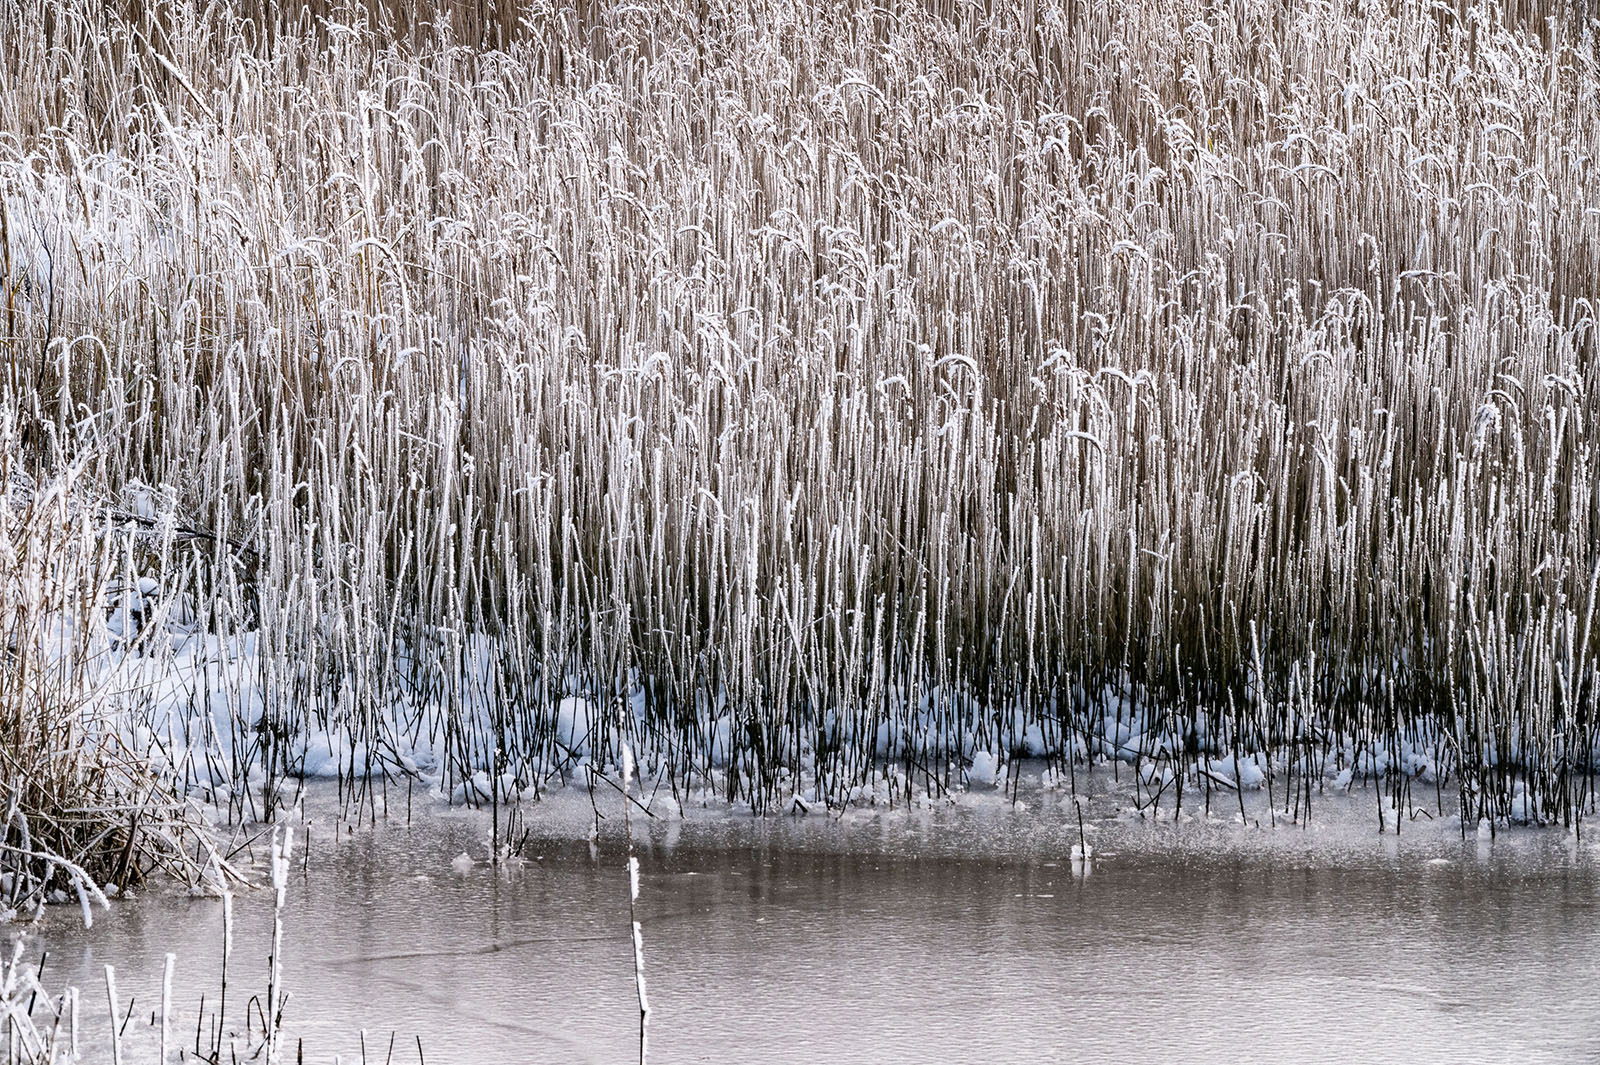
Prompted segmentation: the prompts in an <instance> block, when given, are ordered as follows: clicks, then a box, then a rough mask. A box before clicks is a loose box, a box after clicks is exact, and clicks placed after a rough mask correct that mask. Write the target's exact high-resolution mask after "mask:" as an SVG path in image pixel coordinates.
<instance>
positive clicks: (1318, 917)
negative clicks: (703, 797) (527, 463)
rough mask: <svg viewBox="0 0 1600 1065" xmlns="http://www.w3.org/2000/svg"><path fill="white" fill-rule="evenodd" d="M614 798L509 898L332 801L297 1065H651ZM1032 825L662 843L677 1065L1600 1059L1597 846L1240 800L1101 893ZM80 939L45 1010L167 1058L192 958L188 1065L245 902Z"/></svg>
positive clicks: (1099, 859)
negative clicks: (160, 1033)
mask: <svg viewBox="0 0 1600 1065" xmlns="http://www.w3.org/2000/svg"><path fill="white" fill-rule="evenodd" d="M608 794H609V800H607V799H606V798H605V797H603V796H599V794H598V793H597V797H599V798H600V799H601V810H602V812H603V813H604V814H605V815H606V816H607V820H606V821H605V822H604V823H603V824H602V825H601V829H600V834H599V841H598V843H597V844H595V845H591V844H590V842H589V841H588V839H587V837H588V834H589V832H590V829H591V827H592V826H593V823H594V817H593V813H592V810H591V807H590V801H589V798H588V796H587V794H586V793H584V792H579V791H571V792H567V793H563V794H560V795H557V796H555V797H554V798H553V799H551V800H549V801H546V802H544V803H541V804H538V805H534V806H529V807H527V808H526V809H525V817H526V820H527V828H528V829H529V831H530V835H529V837H528V840H527V845H526V848H525V850H524V853H525V855H526V857H527V861H526V862H525V863H522V864H520V865H518V864H513V865H511V866H509V867H502V868H499V869H496V868H495V867H493V866H491V865H489V864H488V863H487V862H486V861H484V859H485V858H486V857H487V854H488V850H489V841H488V825H489V820H488V815H487V813H479V812H471V811H464V810H460V809H456V810H445V809H443V808H442V807H440V806H437V805H434V804H431V803H429V804H424V803H422V802H421V800H420V799H419V800H418V801H417V802H416V804H415V805H414V815H413V819H412V823H411V825H410V827H409V828H408V827H406V826H405V823H404V822H405V814H404V809H403V804H395V805H396V806H398V807H400V809H399V812H398V814H396V813H395V812H394V808H393V807H392V808H391V815H390V820H389V822H388V823H387V824H385V823H384V822H383V821H382V819H381V818H380V820H379V824H378V826H377V827H376V828H375V829H374V828H371V827H364V828H362V829H360V830H357V831H355V832H353V833H352V832H351V831H350V830H349V828H348V824H345V825H344V826H343V827H336V821H337V819H336V817H335V813H334V811H335V810H336V807H333V806H332V805H331V803H330V802H329V799H330V796H328V795H326V794H318V795H314V796H313V797H312V801H311V802H310V803H309V804H308V808H309V809H310V810H312V811H313V812H312V815H311V816H310V818H309V821H310V846H309V849H308V851H305V852H302V853H303V854H307V855H308V860H306V861H304V862H303V863H302V862H301V859H300V858H299V857H297V858H296V877H295V881H294V883H293V884H292V885H291V889H290V905H289V911H288V931H287V938H286V946H285V958H284V963H285V967H286V977H285V979H286V985H287V987H288V989H289V991H290V992H291V994H292V997H291V999H290V1001H289V1003H288V1006H287V1008H286V1010H285V1015H284V1016H285V1027H286V1029H287V1032H288V1038H289V1043H288V1046H289V1048H290V1049H289V1052H288V1054H286V1060H293V1054H294V1053H295V1052H296V1050H297V1049H301V1048H303V1052H304V1056H305V1059H306V1060H308V1061H332V1060H333V1059H334V1056H335V1055H339V1056H340V1057H341V1058H342V1060H343V1061H345V1062H351V1061H360V1060H362V1058H361V1054H362V1050H361V1042H360V1039H361V1034H360V1033H361V1030H362V1029H365V1032H366V1060H367V1061H369V1062H380V1061H386V1060H392V1061H393V1062H396V1063H409V1062H415V1061H417V1058H418V1052H417V1044H416V1037H417V1036H419V1035H420V1037H421V1040H422V1051H423V1054H424V1056H425V1058H426V1061H427V1062H429V1063H430V1065H439V1063H444V1062H481V1063H496V1062H504V1063H518V1065H522V1063H528V1062H563V1063H567V1062H586V1061H593V1062H617V1061H625V1060H630V1059H634V1058H636V1057H637V1042H636V1040H637V1005H636V1000H635V992H634V985H633V972H632V946H631V942H630V939H629V934H628V908H627V907H628V883H627V873H626V868H625V854H624V851H623V847H622V838H621V834H620V821H621V816H620V808H619V806H618V802H619V799H618V796H617V795H616V793H615V792H614V791H611V792H609V793H608ZM663 797H664V796H663ZM663 797H658V799H657V802H656V804H655V807H656V809H657V810H660V809H662V808H663V806H664V805H665V804H664V802H663V801H662V798H663ZM1024 801H1025V803H1026V806H1027V808H1026V809H1025V810H1018V809H1016V808H1014V807H1013V806H1012V805H1011V804H1010V803H1009V802H1007V801H1005V800H1003V799H1002V798H1000V797H999V795H998V794H996V793H992V792H991V793H988V794H986V795H984V796H967V797H964V798H963V799H962V801H961V802H960V803H959V804H957V805H954V806H949V805H940V804H936V805H933V806H932V807H930V808H922V809H912V810H909V811H907V810H905V809H903V808H902V809H897V810H894V811H854V812H849V813H846V814H844V815H843V816H840V815H837V814H835V815H831V816H829V815H820V816H819V815H818V814H812V815H810V816H805V817H794V818H781V817H780V818H769V819H766V820H755V819H752V818H750V817H749V816H747V815H745V816H741V815H738V814H730V813H727V812H726V811H725V810H724V811H713V810H704V809H698V810H697V809H692V808H691V809H689V810H688V811H687V813H686V814H685V815H684V816H679V815H678V813H677V811H676V809H675V808H674V809H673V811H672V814H671V816H663V817H661V818H659V819H657V820H648V819H645V818H642V817H641V818H639V819H638V820H636V822H635V830H636V831H635V835H636V837H637V841H638V842H637V845H638V851H639V854H640V856H641V860H642V863H643V883H642V891H643V895H642V899H641V913H640V916H641V920H642V922H643V925H644V935H645V951H646V967H647V968H646V971H647V976H648V978H649V981H650V983H649V988H650V997H651V1004H652V1007H653V1010H654V1012H653V1015H652V1018H651V1025H650V1060H652V1061H657V1062H694V1061H716V1062H724V1061H747V1062H771V1063H780V1062H796V1063H800V1062H804V1063H806V1065H814V1063H816V1062H819V1061H868V1060H870V1061H877V1062H907V1063H910V1062H917V1063H925V1062H967V1061H975V1060H987V1061H1003V1062H1036V1061H1037V1062H1043V1061H1062V1062H1117V1063H1126V1062H1183V1063H1194V1062H1250V1061H1260V1062H1285V1061H1301V1062H1341V1063H1344V1062H1351V1061H1364V1062H1366V1061H1396V1062H1400V1061H1404V1062H1451V1063H1456V1062H1464V1061H1483V1062H1501V1061H1516V1062H1567V1061H1592V1060H1595V1059H1596V1058H1597V1057H1600V1014H1597V1011H1596V1010H1595V1007H1594V997H1593V991H1592V989H1593V988H1594V987H1595V986H1596V984H1597V977H1600V913H1597V910H1596V902H1597V898H1600V862H1597V859H1600V849H1596V848H1594V847H1592V845H1591V844H1590V843H1589V842H1588V840H1587V839H1584V840H1579V839H1577V838H1575V837H1574V836H1573V835H1572V834H1570V833H1567V832H1565V831H1561V830H1534V829H1519V830H1515V831H1512V832H1504V831H1502V832H1501V833H1500V834H1499V836H1498V838H1496V839H1494V840H1488V839H1480V838H1478V835H1477V833H1476V832H1474V831H1469V832H1468V833H1467V834H1466V838H1465V839H1463V838H1462V835H1461V833H1460V830H1459V828H1458V827H1456V826H1455V824H1454V822H1453V821H1451V820H1449V819H1442V820H1436V821H1434V822H1432V823H1430V822H1428V821H1427V820H1426V818H1422V819H1419V820H1417V821H1415V822H1413V821H1406V822H1404V823H1403V826H1402V832H1401V834H1400V836H1399V837H1398V839H1397V838H1396V837H1395V836H1394V835H1392V834H1389V835H1385V836H1380V835H1378V833H1377V826H1376V816H1375V805H1374V804H1372V803H1371V802H1370V801H1365V800H1360V799H1350V800H1326V801H1323V802H1322V803H1321V805H1320V807H1319V808H1318V810H1317V816H1316V817H1315V818H1314V819H1313V820H1312V822H1311V825H1310V827H1308V828H1300V827H1296V826H1293V825H1285V824H1284V823H1282V822H1281V821H1280V823H1279V825H1278V827H1277V828H1276V829H1274V828H1270V827H1268V825H1267V818H1266V814H1265V806H1264V800H1261V799H1257V800H1255V802H1254V804H1253V807H1252V809H1251V811H1250V812H1251V822H1252V823H1251V824H1249V825H1240V824H1239V823H1237V820H1236V815H1237V813H1238V809H1237V805H1236V803H1235V805H1234V806H1233V807H1232V809H1231V814H1230V810H1229V808H1228V807H1227V805H1226V804H1218V806H1217V807H1216V808H1215V809H1214V812H1215V813H1216V814H1217V819H1216V820H1214V821H1208V820H1206V819H1205V818H1204V817H1203V816H1201V817H1198V818H1195V819H1193V820H1188V821H1186V822H1185V823H1182V824H1173V823H1171V822H1169V821H1162V822H1159V823H1151V822H1148V821H1140V820H1138V819H1136V818H1130V817H1129V816H1128V815H1127V814H1126V812H1125V811H1124V812H1115V811H1114V807H1116V806H1117V803H1118V796H1117V795H1116V794H1115V793H1109V794H1102V795H1101V796H1100V797H1099V798H1097V799H1096V800H1094V801H1091V802H1089V803H1088V804H1087V805H1086V807H1085V817H1086V820H1087V826H1088V827H1087V834H1088V838H1089V842H1090V843H1091V845H1092V847H1093V850H1094V855H1095V857H1094V860H1093V861H1092V862H1091V863H1089V864H1088V865H1087V866H1085V865H1084V864H1083V863H1075V862H1072V861H1071V860H1070V859H1069V857H1068V856H1069V854H1070V851H1071V846H1072V844H1073V843H1075V842H1077V839H1078V830H1077V822H1076V817H1075V813H1074V810H1073V806H1072V801H1071V799H1070V798H1066V797H1064V796H1060V795H1055V794H1050V793H1040V792H1037V791H1036V792H1035V793H1034V794H1032V795H1026V794H1025V796H1024ZM319 803H320V804H322V805H323V806H325V807H328V811H327V812H325V813H324V814H323V815H322V816H317V815H316V813H315V811H316V809H317V807H318V805H319ZM1197 812H1198V811H1197ZM1257 813H1260V814H1261V815H1262V817H1261V827H1259V828H1258V827H1256V826H1255V824H1254V823H1253V822H1254V821H1255V816H1254V815H1255V814H1257ZM1391 831H1392V827H1391ZM336 833H337V836H338V839H337V840H336V839H335V835H336ZM258 849H260V850H261V851H262V853H263V854H264V848H258ZM463 855H465V856H466V857H465V858H463V857H462V856H463ZM270 908H271V902H270V896H269V894H268V892H266V891H259V892H255V893H246V894H242V895H241V896H240V897H239V900H238V904H237V915H238V925H237V928H236V931H235V944H234V955H233V962H232V968H231V975H230V990H229V996H230V1005H229V1013H230V1021H231V1023H232V1024H233V1025H234V1026H237V1024H238V1023H239V1020H238V1017H234V1016H231V1015H233V1014H236V1013H238V1014H239V1015H240V1016H242V1009H243V1007H244V1004H245V1000H246V999H247V998H248V996H249V994H251V993H252V992H259V991H262V990H263V989H264V988H265V983H266V955H267V949H268V946H267V944H268V937H269V923H270ZM74 916H75V908H69V907H58V908H53V909H52V910H51V911H50V912H49V914H48V915H47V917H46V920H45V922H44V923H43V924H42V925H40V926H38V927H36V928H34V929H32V930H29V931H28V932H27V933H26V944H27V949H28V950H29V951H32V952H34V953H35V954H37V953H38V952H39V951H42V950H44V949H48V950H49V951H50V958H49V962H48V965H47V970H46V983H47V985H49V986H51V987H60V986H64V985H65V984H68V983H74V984H77V985H79V986H80V987H81V988H82V989H83V996H82V997H83V1003H84V1020H83V1027H82V1033H83V1040H84V1043H85V1044H86V1046H87V1047H88V1048H89V1049H90V1050H92V1051H95V1052H98V1051H99V1050H102V1049H103V1050H104V1051H105V1056H106V1057H109V1036H108V1034H107V1019H106V1016H105V1006H104V990H103V977H102V973H103V966H104V965H105V964H106V963H111V964H114V965H115V966H116V967H117V973H118V984H119V990H120V992H121V996H122V1003H123V1004H124V1008H126V1004H127V1002H128V996H129V995H130V994H133V995H135V996H136V1001H135V1004H134V1008H133V1011H132V1012H133V1017H134V1020H133V1022H132V1023H130V1025H129V1027H128V1030H127V1039H128V1040H129V1045H130V1046H131V1047H134V1048H138V1047H146V1048H152V1049H153V1044H152V1043H151V1040H152V1039H153V1036H152V1035H151V1034H150V1033H151V1029H150V1028H149V1027H148V1021H149V1019H150V1016H149V1014H150V1010H151V1009H152V1008H153V1006H154V1004H155V1003H156V1001H157V1000H158V997H159V981H160V976H161V968H162V961H163V957H164V955H165V953H166V952H167V951H174V952H176V953H177V955H178V957H179V962H178V970H177V973H178V978H177V981H176V985H175V986H176V993H175V1001H176V1002H177V1004H178V1006H179V1011H178V1015H177V1017H176V1019H175V1021H174V1028H175V1029H176V1031H178V1032H179V1033H182V1036H181V1041H182V1042H184V1043H186V1044H187V1045H188V1046H189V1047H190V1048H191V1049H192V1046H193V1041H194V1025H195V1017H196V1006H197V1004H198V998H199V995H200V993H201V992H202V991H205V992H207V993H208V994H210V995H211V996H212V998H211V999H209V1000H208V1003H207V1006H206V1009H207V1011H208V1013H209V1012H210V1011H213V1010H214V1009H215V1005H216V1003H215V985H216V977H217V968H218V962H219V960H220V959H219V954H220V950H221V945H220V938H221V937H220V930H221V921H222V917H221V906H220V904H219V903H218V902H217V901H215V900H206V899H189V898H186V897H175V896H173V895H171V894H170V893H161V892H156V891H152V892H150V893H148V894H147V895H145V896H144V897H143V898H141V899H139V900H136V901H133V902H126V903H122V904H119V905H118V906H117V908H116V912H115V913H114V915H112V916H111V917H110V919H106V920H102V921H97V922H96V925H95V928H94V929H93V930H92V931H85V930H84V929H83V928H82V927H81V925H76V924H74V923H73V919H74ZM18 932H19V930H18V929H16V928H12V929H8V930H4V931H0V937H10V938H15V937H16V936H17V934H18ZM208 1023H209V1022H208ZM391 1033H393V1036H394V1046H393V1052H392V1055H393V1056H392V1059H391V1058H390V1057H389V1054H390V1038H391ZM175 1038H176V1037H175ZM91 1056H92V1055H91ZM150 1056H152V1057H153V1053H152V1054H151V1055H150ZM130 1060H133V1054H132V1052H131V1051H130ZM225 1060H226V1056H225Z"/></svg>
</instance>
